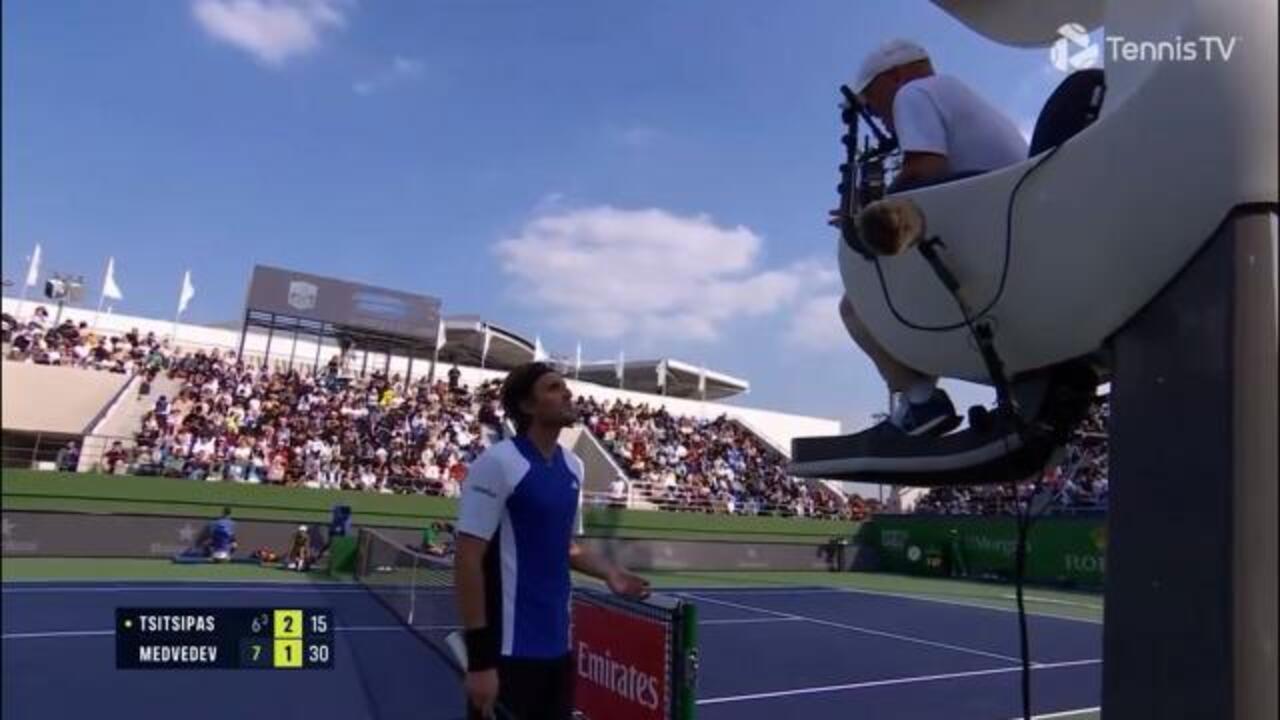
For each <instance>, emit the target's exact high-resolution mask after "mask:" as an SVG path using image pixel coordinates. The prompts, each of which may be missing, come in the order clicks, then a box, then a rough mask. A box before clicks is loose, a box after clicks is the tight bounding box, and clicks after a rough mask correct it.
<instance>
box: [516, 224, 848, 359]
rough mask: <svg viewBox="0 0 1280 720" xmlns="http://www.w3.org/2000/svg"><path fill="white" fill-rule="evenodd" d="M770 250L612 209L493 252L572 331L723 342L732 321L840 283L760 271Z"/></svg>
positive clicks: (755, 241)
mask: <svg viewBox="0 0 1280 720" xmlns="http://www.w3.org/2000/svg"><path fill="white" fill-rule="evenodd" d="M761 245H762V240H761V238H760V237H759V236H758V235H757V234H755V233H754V232H752V231H751V230H750V229H749V228H746V227H742V226H737V227H724V226H720V225H717V224H715V223H714V222H713V221H712V220H711V219H710V218H709V217H707V216H705V215H697V216H680V215H675V214H672V213H670V212H667V211H665V210H661V209H648V210H621V209H617V208H612V207H607V206H605V207H594V208H586V209H578V210H569V211H563V212H560V213H559V214H553V215H542V216H539V217H535V218H534V219H533V220H531V221H529V222H528V223H527V224H526V225H525V226H524V227H523V228H522V229H521V230H520V232H519V233H518V234H517V235H516V236H515V237H511V238H507V239H504V240H502V241H500V242H499V243H497V245H496V246H495V247H494V252H495V254H496V255H497V256H498V258H499V260H500V261H501V263H502V267H503V270H504V271H505V272H506V273H507V274H509V275H511V276H512V277H513V278H514V279H515V281H516V287H515V290H516V291H517V292H519V293H520V294H521V296H522V297H524V298H527V299H528V301H530V302H531V303H533V304H534V305H535V306H537V307H539V308H541V309H545V310H546V311H547V312H548V313H549V314H550V316H551V317H552V319H553V321H554V322H556V323H557V324H558V325H560V326H562V327H564V328H566V329H572V330H574V331H575V332H577V333H580V334H582V335H584V336H586V337H594V338H617V337H620V336H622V335H624V334H626V335H627V336H629V337H633V338H643V339H664V340H672V339H683V340H714V339H716V338H717V337H719V334H720V332H721V328H722V326H723V325H724V324H725V323H726V322H728V321H730V320H733V319H737V318H741V317H755V316H763V315H768V314H771V313H774V312H776V311H777V310H779V309H780V308H783V307H788V306H791V305H793V304H794V303H795V302H796V301H797V299H799V298H801V297H803V296H804V295H805V294H806V293H807V292H808V291H809V289H810V288H812V287H815V286H821V285H823V284H829V283H830V281H831V277H832V276H833V275H834V273H831V272H830V271H828V270H824V269H823V267H822V265H821V264H820V263H818V262H817V261H810V262H803V263H797V264H795V265H792V266H790V267H786V268H782V269H760V268H757V267H756V263H757V260H758V257H759V254H760V249H761ZM833 312H834V310H833Z"/></svg>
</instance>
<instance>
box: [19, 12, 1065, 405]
mask: <svg viewBox="0 0 1280 720" xmlns="http://www.w3.org/2000/svg"><path fill="white" fill-rule="evenodd" d="M3 35H4V36H3V108H4V124H3V153H2V154H3V160H2V163H3V198H2V200H3V226H2V231H3V261H4V277H5V278H6V279H9V280H13V281H15V282H19V281H20V280H21V278H22V276H23V273H24V272H25V262H26V257H27V255H28V254H29V253H30V252H31V249H32V246H33V245H34V244H35V243H36V242H40V243H41V244H42V245H43V248H44V263H43V268H44V270H46V271H52V270H60V271H64V272H78V273H83V274H84V275H85V276H86V277H87V278H90V279H91V281H92V282H91V288H90V294H91V296H92V298H91V300H90V304H93V303H96V299H97V293H98V289H99V287H100V283H101V279H102V271H103V269H104V267H105V265H106V259H107V257H108V256H109V255H111V256H114V257H115V259H116V280H117V282H118V284H119V285H120V287H121V289H122V290H123V293H124V296H125V297H124V300H123V301H122V302H120V303H117V304H116V311H117V312H124V313H131V314H140V315H149V316H157V317H170V316H171V315H172V313H173V310H174V307H175V305H176V302H177V294H178V288H179V284H180V281H181V277H182V272H183V271H184V270H185V269H187V268H190V269H191V270H192V275H193V279H194V282H195V285H196V288H197V293H196V297H195V299H194V300H193V301H192V303H191V306H190V309H189V310H188V313H187V315H186V316H185V319H187V320H189V321H192V322H222V321H227V320H231V319H234V318H237V317H239V315H240V313H241V312H242V309H243V302H244V297H245V290H246V283H247V280H248V276H249V272H250V269H251V268H252V266H253V264H254V263H255V262H262V263H271V264H276V265H281V266H285V267H291V268H296V269H299V270H305V271H309V272H314V273H318V274H328V275H336V276H341V277H345V278H350V279H354V280H358V281H363V282H368V283H373V284H378V285H383V286H386V287H392V288H397V289H403V290H409V291H416V292H422V293H426V294H431V295H435V296H438V297H440V298H442V299H443V301H444V306H445V312H446V313H447V314H453V313H478V314H480V315H481V316H483V317H485V318H486V319H489V320H491V321H493V322H496V323H498V324H502V325H504V326H508V327H511V328H513V329H515V330H517V331H520V332H523V333H525V334H527V335H528V336H530V337H532V336H533V335H535V334H538V335H541V337H542V340H543V342H544V344H546V345H547V346H548V348H549V349H551V350H552V351H553V352H559V353H564V354H572V352H573V348H574V345H575V343H576V342H578V341H581V342H582V343H583V345H584V347H585V353H584V354H585V355H586V356H587V357H588V359H605V358H611V357H615V356H616V355H617V353H618V351H619V350H620V349H625V351H626V353H627V356H628V357H631V358H640V357H659V356H669V357H675V358H679V359H683V360H686V361H690V362H694V363H706V364H707V365H708V366H709V367H711V368H713V369H716V370H719V371H723V372H727V373H730V374H733V375H737V376H739V377H744V378H746V379H748V380H749V381H750V382H751V383H752V391H751V393H750V395H749V396H747V397H745V398H743V399H742V401H741V402H743V403H745V404H749V405H753V406H759V407H766V408H772V409H779V410H785V411H791V412H798V413H804V414H813V415H821V416H826V417H834V418H840V419H841V420H843V421H845V422H846V424H848V425H855V424H856V425H861V424H864V423H865V422H866V421H867V419H868V417H869V415H870V414H871V413H872V412H874V411H876V410H879V409H881V407H882V405H883V403H884V391H883V386H882V385H881V383H880V381H879V379H878V377H877V376H876V375H875V373H874V371H873V370H872V368H871V365H870V363H869V362H868V361H867V360H866V359H865V358H863V357H862V356H861V354H860V353H859V352H858V351H857V349H856V348H855V347H854V346H853V345H852V343H851V341H849V340H848V338H847V336H845V334H844V332H843V330H842V329H841V327H840V325H839V320H838V318H837V316H836V311H835V305H836V300H837V298H838V296H839V292H840V286H839V281H838V276H837V274H836V267H835V239H834V235H833V231H832V230H831V229H830V228H828V227H826V225H825V224H824V217H825V212H826V209H827V208H829V207H831V206H832V204H833V203H834V202H835V190H834V187H835V183H836V182H837V176H836V166H837V164H838V163H839V162H840V160H841V157H840V155H841V150H842V149H841V147H840V145H839V141H838V139H839V135H840V132H841V127H840V124H839V118H838V114H837V111H836V102H837V99H838V95H837V87H838V86H839V85H840V84H841V83H842V82H848V81H849V79H850V77H851V76H852V74H853V71H854V69H855V68H856V66H857V64H858V62H859V60H860V59H861V57H862V56H863V54H864V53H865V52H866V51H867V50H868V49H870V48H871V47H872V46H874V45H876V44H878V43H879V42H881V41H883V40H885V39H888V38H890V37H895V36H905V37H910V38H912V39H915V40H917V41H919V42H921V43H922V44H924V45H925V46H926V47H927V48H928V49H929V50H930V52H931V54H932V55H933V58H934V63H935V67H937V68H938V69H939V71H941V72H946V73H950V74H953V75H956V76H958V77H960V78H961V79H963V80H965V81H966V82H968V83H970V84H971V85H972V86H973V87H975V88H976V89H977V90H978V91H979V92H980V93H981V94H983V95H984V96H986V97H988V98H989V99H991V100H992V101H994V102H995V103H996V104H997V105H999V106H1000V107H1002V108H1003V109H1005V110H1006V111H1007V112H1008V113H1009V114H1010V115H1011V116H1012V117H1014V119H1015V120H1016V121H1017V122H1018V123H1019V125H1020V126H1022V127H1024V128H1029V126H1030V124H1031V123H1032V122H1033V120H1034V118H1035V115H1036V113H1037V112H1038V110H1039V108H1040V106H1041V105H1042V104H1043V102H1044V99H1045V98H1046V97H1047V96H1048V94H1049V92H1050V91H1051V90H1052V87H1053V85H1054V84H1055V83H1056V81H1057V80H1058V79H1059V76H1057V75H1056V74H1055V72H1054V71H1053V70H1052V69H1051V67H1050V66H1049V62H1048V53H1047V52H1046V51H1043V50H1017V49H1011V48H1003V47H1000V46H997V45H994V44H991V43H989V42H987V41H985V40H983V39H981V38H979V37H978V36H976V35H973V34H972V33H970V32H969V31H967V30H966V29H965V28H964V27H963V26H961V25H960V24H959V23H958V22H956V21H954V20H952V19H951V18H950V17H949V16H947V15H945V14H944V13H942V12H941V11H939V10H937V9H936V8H935V7H934V6H933V5H931V4H929V3H926V2H923V1H920V2H916V1H903V0H865V1H862V0H860V1H859V2H849V1H848V0H796V1H795V2H787V3H781V2H776V1H775V0H696V1H695V2H689V1H688V0H653V1H650V2H642V3H637V2H605V1H588V0H574V1H572V2H570V1H567V0H566V1H563V2H533V1H532V0H529V1H526V2H515V1H506V2H489V1H486V0H449V1H446V2H438V1H431V0H424V1H422V2H417V1H409V0H402V1H400V2H390V1H387V2H373V1H372V0H274V1H271V0H182V1H179V0H130V1H129V2H119V3H104V2H96V1H92V0H79V1H75V0H66V1H63V0H59V1H58V2H45V1H43V0H13V1H11V2H5V3H4V4H3ZM14 289H16V288H14ZM952 387H953V388H956V391H957V393H958V394H959V397H958V399H960V400H971V399H979V398H985V397H986V396H987V395H988V393H986V392H985V391H978V389H976V388H973V387H960V386H952Z"/></svg>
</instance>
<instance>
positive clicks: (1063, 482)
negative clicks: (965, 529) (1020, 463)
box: [914, 396, 1110, 515]
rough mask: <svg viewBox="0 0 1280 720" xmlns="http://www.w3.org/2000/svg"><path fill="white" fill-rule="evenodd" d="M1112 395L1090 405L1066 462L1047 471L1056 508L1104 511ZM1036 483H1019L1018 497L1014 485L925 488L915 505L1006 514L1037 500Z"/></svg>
mask: <svg viewBox="0 0 1280 720" xmlns="http://www.w3.org/2000/svg"><path fill="white" fill-rule="evenodd" d="M1109 416H1110V398H1109V397H1106V396H1103V397H1100V398H1099V399H1098V400H1097V402H1095V404H1094V405H1093V407H1092V408H1091V409H1090V412H1089V417H1088V418H1087V419H1086V420H1085V422H1084V423H1083V424H1081V426H1080V427H1078V428H1076V430H1075V431H1074V433H1073V434H1072V439H1071V442H1070V443H1069V444H1068V445H1067V447H1066V454H1065V457H1064V458H1063V460H1062V462H1060V463H1059V464H1058V465H1057V466H1056V467H1054V468H1052V469H1051V470H1050V471H1049V472H1047V473H1046V474H1045V477H1044V486H1043V488H1042V490H1041V492H1043V493H1047V494H1048V497H1046V498H1045V499H1046V500H1047V501H1048V502H1049V503H1050V504H1049V507H1050V508H1051V509H1053V510H1055V511H1098V510H1105V509H1106V506H1107V419H1108V417H1109ZM1034 492H1035V485H1034V483H1032V482H1022V483H1019V484H1018V489H1017V496H1016V498H1015V496H1014V491H1013V489H1012V487H1011V486H1010V485H1005V484H1001V485H984V486H979V487H962V488H950V487H944V488H936V489H933V490H930V491H929V492H927V493H925V494H924V496H923V497H921V498H920V499H919V500H918V501H917V502H916V505H915V508H914V511H915V512H917V513H927V514H941V515H996V514H1000V515H1004V514H1010V513H1012V512H1013V511H1014V508H1015V507H1016V506H1015V504H1014V503H1015V501H1016V502H1017V503H1018V505H1019V506H1025V505H1026V504H1027V503H1030V502H1032V500H1033V497H1032V494H1033V493H1034Z"/></svg>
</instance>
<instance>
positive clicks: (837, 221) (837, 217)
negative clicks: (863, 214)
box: [827, 209, 846, 228]
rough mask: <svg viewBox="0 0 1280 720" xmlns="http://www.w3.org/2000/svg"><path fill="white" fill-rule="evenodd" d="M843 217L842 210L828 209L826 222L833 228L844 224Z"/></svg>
mask: <svg viewBox="0 0 1280 720" xmlns="http://www.w3.org/2000/svg"><path fill="white" fill-rule="evenodd" d="M845 217H846V216H845V214H844V211H843V210H838V209H837V210H828V211H827V224H828V225H830V226H831V227H833V228H838V227H841V226H843V225H844V221H845Z"/></svg>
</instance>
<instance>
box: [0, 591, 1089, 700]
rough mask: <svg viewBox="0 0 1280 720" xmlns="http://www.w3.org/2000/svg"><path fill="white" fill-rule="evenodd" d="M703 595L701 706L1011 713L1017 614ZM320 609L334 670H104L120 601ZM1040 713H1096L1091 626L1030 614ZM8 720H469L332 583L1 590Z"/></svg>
mask: <svg viewBox="0 0 1280 720" xmlns="http://www.w3.org/2000/svg"><path fill="white" fill-rule="evenodd" d="M671 592H675V594H678V595H681V596H683V597H685V598H686V599H688V600H690V601H692V602H694V603H695V604H697V606H698V611H699V618H700V628H699V646H700V654H701V672H700V676H699V691H698V697H699V701H698V717H699V718H702V719H705V720H727V719H729V718H741V719H745V720H766V719H767V720H781V719H784V718H785V719H787V720H799V719H800V718H886V719H890V718H903V719H909V718H953V719H956V720H1009V719H1010V718H1014V717H1020V700H1019V695H1018V688H1019V683H1020V675H1019V659H1018V657H1017V653H1018V637H1017V623H1016V616H1015V615H1014V614H1012V613H1010V612H1008V611H1004V610H993V609H986V608H980V607H973V606H968V605H961V604H953V603H948V602H941V601H935V600H919V599H911V598H906V597H901V596H894V595H886V594H877V593H871V592H863V591H852V590H843V589H829V588H794V589H791V588H786V589H779V588H769V589H763V588H762V589H729V590H726V589H723V588H721V589H702V590H697V589H690V590H677V591H671ZM127 606H138V607H157V606H169V607H198V606H204V607H208V606H255V607H315V608H322V607H323V608H331V609H332V610H333V611H334V616H335V621H336V623H337V626H338V628H337V633H336V635H335V638H336V639H335V645H336V646H335V658H334V665H335V668H334V669H333V670H330V671H323V670H311V671H292V670H261V671H259V670H240V671H234V670H204V671H175V670H170V671H126V670H116V669H115V641H114V630H113V625H114V611H115V608H117V607H127ZM1030 627H1031V651H1032V659H1033V661H1034V662H1035V670H1034V671H1033V688H1034V699H1035V708H1034V711H1035V713H1036V714H1037V715H1041V716H1045V717H1053V718H1070V717H1083V716H1085V715H1086V714H1090V713H1091V712H1096V708H1097V706H1098V705H1099V699H1100V697H1101V686H1102V661H1101V659H1100V658H1101V649H1102V625H1101V624H1099V623H1097V622H1092V621H1086V620H1069V619H1061V618H1056V617H1045V616H1032V617H1031V618H1030ZM3 651H4V653H3V658H4V659H3V691H4V699H3V701H2V702H3V714H4V716H5V717H6V718H22V719H23V720H44V719H46V718H48V719H52V718H59V719H61V718H75V717H89V716H95V717H101V716H103V715H104V714H105V715H106V716H108V717H128V718H130V719H131V720H145V719H148V718H182V719H183V720H197V719H198V718H217V719H218V720H226V719H227V718H230V717H237V718H239V717H244V718H282V719H283V718H300V719H301V718H305V719H306V720H317V719H318V718H342V719H343V720H357V719H361V718H370V719H373V720H382V719H389V718H415V719H417V720H434V719H437V718H439V719H444V718H458V717H460V716H461V715H462V712H461V711H462V697H461V691H460V688H459V685H458V681H457V678H456V676H455V675H454V674H453V672H452V671H451V670H450V669H449V667H448V666H447V665H446V664H445V663H444V662H443V661H442V660H441V659H440V658H439V657H438V656H437V655H436V654H435V653H434V652H433V651H431V650H430V649H428V648H427V647H426V646H425V645H424V644H423V643H422V642H420V641H419V640H418V639H417V638H416V637H415V636H414V635H412V634H411V633H409V632H408V631H406V630H405V628H404V627H403V626H402V625H400V624H399V622H398V621H397V620H396V619H395V618H394V617H393V616H392V615H391V614H390V613H389V611H388V610H386V609H385V607H384V606H383V605H382V604H380V603H379V602H377V601H376V600H375V599H374V598H373V597H372V596H371V595H369V594H368V593H367V592H366V591H365V590H363V589H361V588H359V587H356V586H352V585H341V584H288V585H286V584H263V583H221V582H220V583H198V584H197V583H186V584H180V583H172V582H165V583H124V582H94V583H86V582H56V583H55V582H39V583H34V582H23V583H6V584H5V585H4V587H3Z"/></svg>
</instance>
